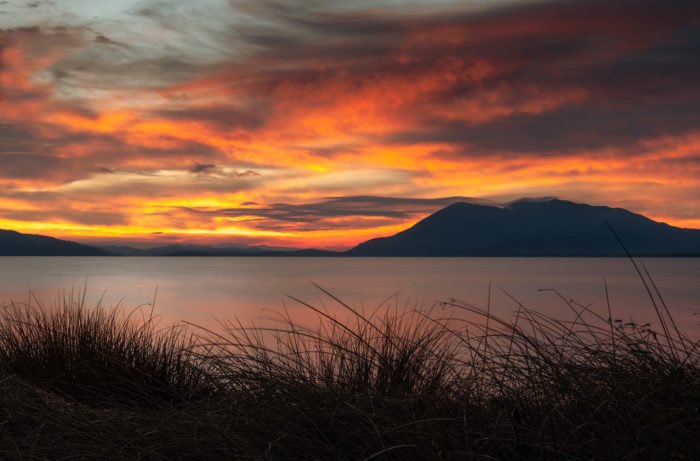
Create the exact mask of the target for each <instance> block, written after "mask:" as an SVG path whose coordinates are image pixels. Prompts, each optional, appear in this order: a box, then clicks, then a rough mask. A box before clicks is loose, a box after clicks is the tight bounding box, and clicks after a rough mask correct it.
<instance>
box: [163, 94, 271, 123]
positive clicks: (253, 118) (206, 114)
mask: <svg viewBox="0 0 700 461" xmlns="http://www.w3.org/2000/svg"><path fill="white" fill-rule="evenodd" d="M267 106H268V103H267V102H265V101H261V102H260V103H259V104H256V105H254V106H251V107H248V108H243V109H242V108H238V107H235V106H233V105H220V106H209V107H203V106H193V107H184V108H177V109H173V108H169V109H164V110H160V111H155V112H153V114H152V115H155V116H157V117H163V118H166V119H169V120H187V121H199V122H204V123H209V124H212V125H214V126H215V127H216V128H219V129H223V130H231V129H234V128H243V129H246V130H255V129H257V128H260V127H262V126H263V125H264V122H265V120H266V119H267V118H268V116H269V111H270V109H269V107H267Z"/></svg>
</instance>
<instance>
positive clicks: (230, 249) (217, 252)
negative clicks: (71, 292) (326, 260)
mask: <svg viewBox="0 0 700 461" xmlns="http://www.w3.org/2000/svg"><path fill="white" fill-rule="evenodd" d="M100 248H102V249H103V250H105V251H107V252H109V253H112V254H114V255H118V256H335V255H338V253H337V252H333V251H325V250H314V249H302V250H300V249H298V248H285V247H271V246H266V245H243V246H208V245H166V246H159V247H154V248H133V247H129V246H123V245H101V246H100Z"/></svg>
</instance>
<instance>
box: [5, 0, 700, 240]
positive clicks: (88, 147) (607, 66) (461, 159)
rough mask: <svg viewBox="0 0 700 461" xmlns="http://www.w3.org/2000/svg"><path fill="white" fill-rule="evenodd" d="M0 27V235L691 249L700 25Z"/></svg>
mask: <svg viewBox="0 0 700 461" xmlns="http://www.w3.org/2000/svg"><path fill="white" fill-rule="evenodd" d="M421 3H422V2H415V1H408V0H405V1H401V2H388V1H386V2H385V1H381V0H378V1H365V0H363V1H356V2H325V3H323V2H322V3H321V4H318V5H314V4H308V3H301V2H299V3H298V4H295V3H294V2H291V3H289V4H282V3H278V2H275V1H272V0H270V1H256V2H250V1H246V0H232V1H224V0H206V1H203V2H197V4H196V6H192V4H191V3H190V2H184V1H173V2H170V3H167V4H165V3H162V2H156V1H150V0H147V1H139V2H135V1H133V2H131V1H130V2H117V1H104V2H99V5H96V4H90V2H84V1H82V0H67V1H65V2H60V5H56V4H54V3H52V2H42V1H38V2H32V3H30V4H26V5H22V4H20V5H14V4H7V5H3V6H2V7H1V8H2V9H3V15H2V16H0V228H4V229H12V230H17V231H20V232H34V233H42V234H45V235H51V236H54V237H59V238H68V239H71V240H77V241H82V242H88V243H89V242H100V243H106V242H112V243H115V244H118V243H120V242H123V243H128V242H140V243H149V242H152V243H153V246H156V245H160V244H169V243H176V242H188V243H211V244H221V243H230V244H237V243H239V244H249V245H250V244H264V245H272V246H292V247H316V248H333V249H340V248H348V247H350V246H353V245H355V244H357V243H360V242H361V241H364V240H367V239H369V238H373V237H379V236H385V235H390V234H393V233H395V232H398V231H400V230H402V229H405V228H406V227H408V226H410V225H412V224H413V223H415V222H416V221H418V220H419V219H422V218H423V217H425V216H427V215H428V214H430V213H432V212H434V211H436V210H438V209H439V208H442V207H443V206H446V205H448V204H449V203H452V202H453V201H456V200H458V199H459V197H478V198H482V199H487V200H492V201H495V202H505V201H508V200H513V199H517V198H520V197H541V196H556V197H559V198H562V199H565V200H571V201H575V202H583V203H589V204H592V205H605V206H611V207H621V208H626V209H628V210H630V211H633V212H635V213H640V214H643V215H645V216H647V217H649V218H651V219H654V220H656V221H662V222H666V223H668V224H671V225H675V226H678V227H688V228H700V194H699V193H698V191H700V161H698V159H700V123H699V122H700V87H699V86H698V85H697V83H696V82H697V81H700V64H699V63H698V61H697V59H696V58H697V56H696V50H697V45H698V43H700V35H699V34H698V27H699V26H700V14H698V13H700V6H698V5H697V3H696V2H691V1H685V0H681V1H678V2H674V3H673V5H669V4H668V3H667V2H662V1H657V0H653V1H650V2H645V3H644V5H642V6H640V5H636V4H635V2H630V1H628V0H614V1H597V0H593V1H582V0H573V1H566V2H561V1H549V2H541V1H517V2H516V1H505V0H503V1H494V2H490V3H488V4H487V3H485V2H481V1H476V0H474V1H462V2H453V1H442V2H431V3H429V4H425V3H423V4H421Z"/></svg>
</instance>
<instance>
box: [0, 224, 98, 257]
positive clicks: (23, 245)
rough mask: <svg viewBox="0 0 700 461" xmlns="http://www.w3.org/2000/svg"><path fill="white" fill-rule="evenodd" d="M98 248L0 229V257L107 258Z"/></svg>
mask: <svg viewBox="0 0 700 461" xmlns="http://www.w3.org/2000/svg"><path fill="white" fill-rule="evenodd" d="M109 255H110V253H109V252H107V251H105V250H102V249H100V248H96V247H92V246H89V245H82V244H80V243H76V242H70V241H68V240H59V239H56V238H53V237H47V236H44V235H35V234H20V233H19V232H15V231H11V230H4V229H0V256H109Z"/></svg>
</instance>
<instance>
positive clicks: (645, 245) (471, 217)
mask: <svg viewBox="0 0 700 461" xmlns="http://www.w3.org/2000/svg"><path fill="white" fill-rule="evenodd" d="M606 223H607V224H606ZM608 225H609V227H608ZM610 228H612V229H613V230H614V231H615V233H617V234H618V235H619V237H620V239H621V240H622V242H623V243H624V245H625V246H626V247H627V248H628V249H629V251H630V252H631V253H632V254H633V255H647V256H649V255H651V256H657V255H658V256H660V255H674V256H685V255H700V230H697V229H682V228H677V227H672V226H669V225H668V224H665V223H660V222H656V221H652V220H651V219H649V218H646V217H644V216H642V215H639V214H635V213H632V212H630V211H627V210H624V209H621V208H609V207H605V206H591V205H586V204H581V203H573V202H569V201H565V200H558V199H554V198H547V199H520V200H516V201H514V202H510V203H507V204H505V205H503V206H489V205H480V204H474V203H466V202H459V203H454V204H452V205H450V206H448V207H446V208H443V209H442V210H440V211H437V212H436V213H434V214H432V215H430V216H428V217H427V218H425V219H423V220H422V221H420V222H418V223H416V224H415V225H414V226H412V227H410V228H409V229H406V230H404V231H402V232H399V233H397V234H395V235H393V236H391V237H383V238H375V239H372V240H368V241H366V242H364V243H361V244H359V245H358V246H356V247H355V248H353V249H351V250H349V251H348V252H347V253H346V254H347V255H349V256H620V255H624V254H625V253H624V250H623V248H622V246H621V245H620V243H619V242H618V241H617V239H616V237H615V235H614V234H613V232H612V231H611V230H610Z"/></svg>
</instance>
